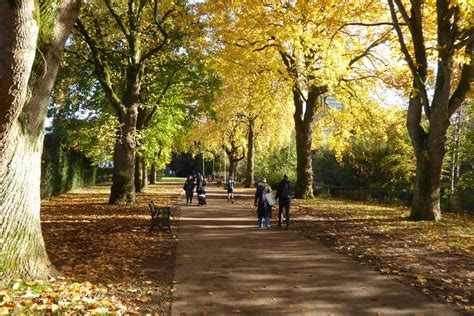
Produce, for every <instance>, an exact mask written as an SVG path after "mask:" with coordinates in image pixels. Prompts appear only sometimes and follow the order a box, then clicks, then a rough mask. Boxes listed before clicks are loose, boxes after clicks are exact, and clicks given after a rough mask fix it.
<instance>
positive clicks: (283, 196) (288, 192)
mask: <svg viewBox="0 0 474 316" xmlns="http://www.w3.org/2000/svg"><path fill="white" fill-rule="evenodd" d="M292 195H293V186H292V185H291V182H290V180H289V179H288V176H287V175H286V174H285V175H284V176H283V179H282V180H281V181H280V183H279V184H278V188H277V193H276V199H277V200H278V227H281V215H282V213H283V209H285V218H286V229H288V227H289V226H290V206H291V196H292Z"/></svg>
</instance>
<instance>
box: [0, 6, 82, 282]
mask: <svg viewBox="0 0 474 316" xmlns="http://www.w3.org/2000/svg"><path fill="white" fill-rule="evenodd" d="M13 3H14V4H12V1H3V2H0V29H1V30H2V32H3V33H2V36H0V74H2V75H1V76H0V205H1V207H2V208H1V213H0V214H1V234H0V236H1V238H2V243H1V254H0V258H1V259H0V260H1V262H0V271H1V281H0V283H2V284H6V283H8V282H9V281H10V280H12V279H15V278H24V279H47V277H48V276H51V275H55V274H56V271H55V269H54V267H53V266H52V265H51V263H50V261H49V259H48V255H47V253H46V249H45V245H44V241H43V236H42V232H41V222H40V179H41V174H40V173H41V171H40V170H41V153H42V145H43V138H44V134H43V129H44V126H43V124H44V120H45V118H46V114H47V108H48V104H49V99H50V95H51V91H52V89H53V87H54V82H55V80H56V75H57V71H58V68H59V65H60V61H61V58H62V54H63V50H64V43H65V41H66V39H67V37H68V35H69V33H70V31H71V29H72V27H73V25H74V22H75V20H76V18H77V14H78V11H79V6H78V5H79V3H78V2H77V1H76V0H65V1H63V2H62V3H61V5H60V7H59V10H57V12H56V16H55V18H54V21H53V22H52V25H51V26H49V27H50V29H51V35H52V36H51V37H50V38H49V41H48V42H47V43H41V45H42V46H41V51H42V58H40V59H39V58H38V62H37V66H35V67H37V68H38V69H35V67H34V66H33V59H34V57H35V50H36V49H37V46H36V45H37V32H38V27H37V23H36V20H37V19H38V17H37V16H34V17H33V16H32V14H35V13H37V12H38V10H39V8H38V7H35V2H34V1H21V2H13ZM45 65H47V67H45ZM32 72H33V73H34V74H35V75H34V76H31V78H30V73H32ZM35 78H41V79H38V80H35ZM27 83H29V85H30V86H29V88H30V93H31V96H30V99H29V101H28V102H26V100H25V96H26V92H27V90H28V87H27ZM20 113H22V115H21V116H20V117H19V115H20Z"/></svg>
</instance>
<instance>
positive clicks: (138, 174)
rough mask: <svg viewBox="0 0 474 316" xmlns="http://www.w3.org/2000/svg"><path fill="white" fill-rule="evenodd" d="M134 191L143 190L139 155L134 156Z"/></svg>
mask: <svg viewBox="0 0 474 316" xmlns="http://www.w3.org/2000/svg"><path fill="white" fill-rule="evenodd" d="M134 182H135V192H136V193H138V192H143V180H142V162H141V159H140V157H139V156H136V157H135V181H134Z"/></svg>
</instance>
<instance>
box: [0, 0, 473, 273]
mask: <svg viewBox="0 0 474 316" xmlns="http://www.w3.org/2000/svg"><path fill="white" fill-rule="evenodd" d="M472 14H473V10H472V4H470V3H468V2H465V1H455V0H452V1H449V0H437V1H436V2H435V1H418V0H412V1H409V2H408V1H402V0H388V1H387V3H385V2H380V1H371V0H361V1H350V2H347V1H344V0H329V1H290V0H288V1H264V2H261V3H259V4H256V3H255V2H254V1H248V0H238V1H235V0H233V1H217V0H208V1H205V2H199V3H192V4H190V3H187V1H185V0H180V1H157V0H154V1H151V0H141V1H137V0H127V1H125V0H118V1H112V0H100V1H87V2H84V3H82V2H81V1H79V0H63V1H56V0H40V1H33V0H11V1H4V2H2V3H1V4H0V26H1V29H2V30H3V34H2V37H0V125H1V129H0V202H1V206H2V209H1V238H2V245H1V247H2V248H1V263H0V271H1V273H2V278H1V279H2V282H5V281H8V280H10V279H12V278H15V277H26V278H44V277H46V276H48V275H51V274H53V273H54V268H53V267H52V266H51V264H50V262H49V259H48V257H47V254H46V251H45V249H44V242H43V239H42V235H41V226H40V218H39V209H40V200H39V181H40V159H41V158H40V157H41V150H42V144H43V135H44V134H43V131H44V119H45V117H46V115H47V110H48V105H49V104H50V98H51V95H53V96H54V97H53V99H52V100H53V102H52V110H51V112H50V113H52V114H53V117H54V120H55V124H54V126H55V127H57V128H63V129H64V130H66V131H68V132H69V133H70V134H71V139H72V140H73V141H74V139H75V138H76V140H77V142H76V145H77V146H78V147H81V146H82V148H84V149H87V150H86V151H88V152H89V153H88V154H89V156H92V157H94V156H96V157H97V159H99V157H100V156H101V155H103V153H104V151H103V150H96V149H97V148H98V147H99V148H106V147H107V146H104V142H110V140H111V139H112V142H113V143H114V144H113V149H111V150H109V151H108V152H109V154H110V155H113V161H114V171H113V184H112V188H111V195H110V200H109V202H110V203H133V202H134V200H135V191H136V190H137V189H139V187H140V185H142V184H143V181H135V179H136V178H137V179H138V178H139V177H140V176H141V175H143V174H146V173H143V172H140V167H139V166H140V163H141V164H142V165H143V164H144V163H145V164H146V163H148V165H150V166H151V165H153V164H160V163H164V162H165V161H166V160H168V159H169V157H170V154H171V151H172V150H173V149H174V148H176V147H175V146H179V145H180V144H183V143H187V144H188V146H189V147H190V148H193V149H195V150H197V149H199V151H200V152H203V153H204V152H207V153H208V154H209V155H214V154H217V152H220V151H222V150H224V151H225V152H226V154H227V155H228V157H229V161H230V163H231V172H232V173H235V170H236V164H237V162H238V161H239V160H241V159H243V158H244V157H245V156H246V157H247V166H248V172H247V175H246V178H247V184H248V185H250V184H251V183H253V181H254V179H253V173H254V160H255V151H257V150H259V151H272V150H273V149H279V148H281V147H282V146H283V145H284V144H285V143H286V144H287V143H288V140H289V138H290V137H291V136H292V135H293V136H294V139H295V148H296V178H297V183H296V195H297V197H311V196H312V195H313V192H312V184H313V168H312V160H311V158H312V157H311V155H312V148H313V146H314V143H315V141H316V139H315V138H314V136H315V135H317V134H318V133H317V132H315V127H316V126H319V123H320V122H321V123H322V119H321V118H322V117H323V116H324V115H325V107H323V104H324V99H325V98H326V97H327V96H328V95H330V96H333V97H334V98H336V99H337V100H338V101H339V102H341V103H342V104H343V106H344V107H345V108H348V109H352V111H349V113H350V115H353V116H354V117H357V118H362V117H367V116H363V115H362V114H365V112H367V111H365V110H364V109H367V108H370V109H371V110H372V111H373V112H374V113H377V111H378V110H377V109H378V108H377V106H376V104H377V103H378V102H380V99H377V98H375V97H374V96H373V94H374V91H377V88H376V87H387V85H388V86H389V87H390V88H399V89H404V91H405V92H406V94H407V95H408V96H409V106H408V111H407V120H406V122H407V126H408V134H409V137H410V140H411V143H412V146H413V148H414V153H415V158H416V180H415V186H414V187H415V198H414V203H413V209H412V218H414V219H434V220H439V219H440V218H441V212H440V203H439V196H440V181H441V180H440V179H441V172H442V163H443V159H444V155H445V147H446V137H447V132H448V127H449V125H450V118H451V117H452V116H453V115H454V113H456V110H457V109H458V108H459V107H460V106H461V104H462V103H463V101H464V100H465V99H466V97H467V96H468V92H469V90H470V85H471V81H472V75H473V66H472V57H473V45H474V40H473V37H474V35H473V25H472ZM74 26H75V27H74ZM65 46H66V51H67V54H66V57H67V58H66V59H64V62H63V69H64V71H63V72H62V73H61V75H60V78H61V81H60V83H59V84H58V86H57V88H56V89H54V83H55V81H56V77H57V73H58V69H59V67H60V65H61V61H62V60H63V52H64V47H65ZM389 56H390V57H391V58H387V57H389ZM400 59H404V60H405V62H404V63H399V62H398V60H400ZM407 70H408V71H409V72H408V73H409V75H407ZM221 80H222V93H221V94H220V95H219V96H217V97H216V98H215V102H212V101H213V99H214V98H213V95H214V92H215V91H216V88H217V87H218V85H219V83H220V81H221ZM53 89H54V93H53ZM380 89H382V88H380ZM289 100H290V101H289ZM381 100H383V98H382V99H381ZM289 102H290V103H292V108H289V107H288V106H287V105H288V103H289ZM211 105H214V108H213V109H212V108H211ZM61 106H63V107H61ZM205 112H208V113H209V115H201V113H205ZM368 112H370V111H368ZM291 113H294V114H293V121H291V120H289V119H288V118H289V116H290V115H291ZM380 113H382V112H380ZM341 115H342V114H341ZM350 115H349V116H348V117H342V116H341V118H340V120H339V119H337V120H336V121H334V124H330V123H328V126H327V127H326V128H327V129H328V130H332V132H333V133H334V132H335V133H337V132H338V131H341V130H342V129H341V128H340V123H341V122H343V121H344V120H346V121H347V122H349V123H347V124H353V125H354V128H353V129H349V130H348V132H347V133H343V134H341V139H344V140H346V139H347V137H349V138H350V137H351V136H350V135H351V134H352V135H354V134H357V133H361V131H360V130H359V131H358V130H357V125H360V122H357V120H351V117H350ZM335 117H336V116H335ZM380 117H381V116H380V115H379V118H380ZM361 120H362V119H361ZM84 121H85V122H92V123H94V124H95V125H92V126H89V127H87V126H86V128H89V130H88V131H87V132H84V135H82V136H81V135H80V133H74V132H71V131H75V128H77V124H79V125H81V124H82V125H84ZM194 122H197V123H199V124H197V126H198V127H197V129H195V130H191V127H193V125H194V124H193V123H194ZM293 129H294V131H295V133H294V134H292V131H293ZM190 130H191V132H190ZM82 131H84V130H83V129H82ZM91 136H94V137H91ZM96 136H97V137H96ZM99 136H100V137H99ZM101 137H102V142H101ZM181 137H182V138H181ZM87 140H89V141H90V142H89V143H87ZM181 140H182V141H181ZM365 141H372V142H373V145H374V146H377V145H378V144H379V143H380V142H381V140H375V141H374V140H373V139H371V138H370V137H368V138H367V139H366V140H365ZM344 143H349V142H347V141H345V142H342V141H341V142H340V144H341V146H342V147H341V148H344V147H343V146H344V145H343V144H344ZM84 144H85V145H84ZM93 145H94V146H93ZM108 147H109V148H110V146H108ZM335 148H336V150H338V149H337V146H335ZM351 148H352V149H353V150H355V149H356V148H357V147H356V146H353V147H351ZM340 150H342V149H340ZM137 153H138V154H137Z"/></svg>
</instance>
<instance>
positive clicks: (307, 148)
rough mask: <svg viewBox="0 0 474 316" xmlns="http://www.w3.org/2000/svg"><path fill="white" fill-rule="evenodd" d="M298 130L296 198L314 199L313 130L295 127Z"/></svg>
mask: <svg viewBox="0 0 474 316" xmlns="http://www.w3.org/2000/svg"><path fill="white" fill-rule="evenodd" d="M295 129H296V176H297V181H296V186H295V197H296V198H313V165H312V157H311V144H312V138H313V135H312V130H309V129H308V128H306V127H305V126H302V125H300V126H298V125H295Z"/></svg>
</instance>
